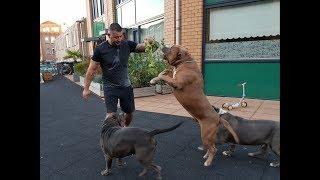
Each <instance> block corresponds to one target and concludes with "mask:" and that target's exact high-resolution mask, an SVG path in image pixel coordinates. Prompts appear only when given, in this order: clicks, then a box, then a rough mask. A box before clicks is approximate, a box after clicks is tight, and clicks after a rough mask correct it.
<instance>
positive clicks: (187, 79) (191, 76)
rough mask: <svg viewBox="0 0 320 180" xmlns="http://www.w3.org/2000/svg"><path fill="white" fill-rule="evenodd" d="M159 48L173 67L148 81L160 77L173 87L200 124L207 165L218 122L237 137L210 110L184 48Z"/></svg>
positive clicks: (201, 84)
mask: <svg viewBox="0 0 320 180" xmlns="http://www.w3.org/2000/svg"><path fill="white" fill-rule="evenodd" d="M162 51H163V53H164V59H165V60H166V61H167V62H168V64H170V65H171V66H173V67H174V69H173V72H172V77H170V76H169V75H168V74H169V73H170V72H169V70H164V71H163V72H161V73H160V74H159V75H158V77H155V78H153V79H152V80H151V81H150V84H155V83H156V82H157V81H160V80H164V81H165V82H166V83H167V84H168V85H170V86H172V87H173V88H174V90H173V94H174V96H175V97H176V99H177V100H178V101H179V103H180V104H181V105H182V106H183V107H184V108H185V109H186V110H187V111H188V112H189V114H190V115H191V116H192V117H193V118H194V119H195V120H196V121H197V122H198V123H199V125H200V129H201V139H202V143H203V146H204V148H205V149H206V150H207V153H206V155H204V156H203V158H207V160H206V161H205V163H204V165H205V166H209V165H211V163H212V160H213V158H214V155H215V153H216V147H215V138H216V133H217V127H218V125H219V123H222V124H223V125H224V126H225V127H226V128H227V129H228V131H230V133H231V134H232V135H233V137H234V139H235V141H236V142H238V141H239V138H238V136H237V135H236V133H235V132H234V130H233V129H232V127H231V126H230V124H229V123H228V122H227V121H226V120H224V119H223V118H220V116H219V114H218V113H216V112H215V111H212V106H211V104H210V102H209V101H208V99H207V97H206V96H205V94H204V92H203V78H202V74H201V72H200V70H199V68H198V66H197V63H196V62H195V61H194V60H193V58H192V57H191V55H190V54H189V53H188V52H187V50H185V49H184V48H182V47H181V46H178V45H173V46H172V47H171V48H167V47H164V48H163V49H162Z"/></svg>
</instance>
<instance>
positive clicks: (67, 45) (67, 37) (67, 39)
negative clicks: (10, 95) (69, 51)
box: [66, 34, 70, 48]
mask: <svg viewBox="0 0 320 180" xmlns="http://www.w3.org/2000/svg"><path fill="white" fill-rule="evenodd" d="M66 47H67V48H68V47H70V44H69V35H68V34H67V35H66Z"/></svg>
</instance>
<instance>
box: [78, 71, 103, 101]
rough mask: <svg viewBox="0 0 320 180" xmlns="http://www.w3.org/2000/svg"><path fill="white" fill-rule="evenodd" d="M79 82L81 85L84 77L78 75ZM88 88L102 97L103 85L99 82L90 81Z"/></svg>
mask: <svg viewBox="0 0 320 180" xmlns="http://www.w3.org/2000/svg"><path fill="white" fill-rule="evenodd" d="M79 83H80V85H81V86H84V77H82V76H80V77H79ZM89 90H90V91H92V92H93V93H95V94H97V95H98V96H100V97H104V93H103V85H102V84H100V83H96V82H93V81H92V82H91V84H90V87H89Z"/></svg>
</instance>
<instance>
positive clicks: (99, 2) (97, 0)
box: [92, 0, 104, 19]
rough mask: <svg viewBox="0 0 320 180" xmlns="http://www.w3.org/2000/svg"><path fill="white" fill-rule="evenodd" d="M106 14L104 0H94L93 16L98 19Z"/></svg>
mask: <svg viewBox="0 0 320 180" xmlns="http://www.w3.org/2000/svg"><path fill="white" fill-rule="evenodd" d="M103 14H104V0H92V17H93V19H97V18H98V17H100V16H101V15H103Z"/></svg>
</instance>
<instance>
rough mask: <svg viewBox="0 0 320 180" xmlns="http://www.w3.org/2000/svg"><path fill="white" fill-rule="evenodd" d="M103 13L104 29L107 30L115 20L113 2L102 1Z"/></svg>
mask: <svg viewBox="0 0 320 180" xmlns="http://www.w3.org/2000/svg"><path fill="white" fill-rule="evenodd" d="M104 9H105V10H104V13H105V17H106V18H105V19H106V22H105V27H106V29H108V28H109V26H110V24H111V23H114V22H115V20H116V10H115V9H116V8H115V1H114V0H104Z"/></svg>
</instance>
